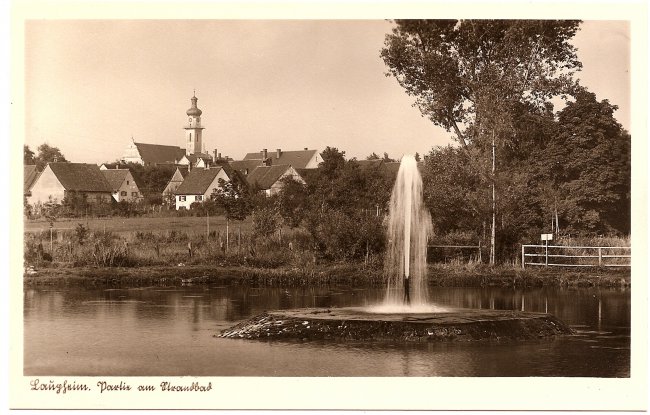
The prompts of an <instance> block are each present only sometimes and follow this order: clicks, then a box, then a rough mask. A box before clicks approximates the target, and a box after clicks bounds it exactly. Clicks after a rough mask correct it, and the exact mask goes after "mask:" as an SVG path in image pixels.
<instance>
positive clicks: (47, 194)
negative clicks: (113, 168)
mask: <svg viewBox="0 0 650 415" xmlns="http://www.w3.org/2000/svg"><path fill="white" fill-rule="evenodd" d="M70 192H75V193H77V194H81V195H83V196H85V197H86V200H87V201H88V202H89V203H108V202H110V201H111V200H112V199H113V195H112V194H113V190H112V188H111V185H110V184H109V183H108V181H107V180H106V177H104V174H102V171H101V170H99V167H98V166H97V165H96V164H86V163H67V162H64V163H48V164H47V166H45V169H43V172H42V173H41V174H40V175H39V176H38V177H37V178H36V180H35V182H34V184H33V185H32V188H31V195H30V196H29V197H28V201H29V203H30V204H32V205H35V204H39V203H44V202H47V201H48V199H50V198H51V200H54V201H56V202H58V203H61V201H62V200H63V199H64V198H65V197H66V196H67V195H68V194H70Z"/></svg>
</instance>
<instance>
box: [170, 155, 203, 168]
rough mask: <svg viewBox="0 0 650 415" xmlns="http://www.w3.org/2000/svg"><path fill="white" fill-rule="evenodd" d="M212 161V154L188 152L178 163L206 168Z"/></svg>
mask: <svg viewBox="0 0 650 415" xmlns="http://www.w3.org/2000/svg"><path fill="white" fill-rule="evenodd" d="M211 163H212V156H211V155H209V154H206V153H195V154H186V155H184V156H183V157H181V159H180V160H178V162H177V163H176V164H180V165H181V166H192V167H200V168H205V167H207V166H208V165H210V164H211Z"/></svg>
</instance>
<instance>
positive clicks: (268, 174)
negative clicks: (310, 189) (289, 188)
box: [246, 165, 305, 196]
mask: <svg viewBox="0 0 650 415" xmlns="http://www.w3.org/2000/svg"><path fill="white" fill-rule="evenodd" d="M287 177H292V178H293V179H294V180H296V181H298V182H300V183H302V184H305V181H304V180H303V178H302V177H301V176H300V174H298V172H297V171H296V170H295V169H294V168H293V167H291V166H289V165H278V166H258V167H256V168H255V169H254V170H253V171H252V172H250V173H249V174H248V176H246V181H248V184H249V186H251V188H253V189H257V190H260V191H263V192H264V193H265V194H266V196H273V195H275V194H277V193H278V192H279V191H280V190H282V186H283V185H284V183H283V179H285V178H287Z"/></svg>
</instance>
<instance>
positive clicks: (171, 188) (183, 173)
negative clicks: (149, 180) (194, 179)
mask: <svg viewBox="0 0 650 415" xmlns="http://www.w3.org/2000/svg"><path fill="white" fill-rule="evenodd" d="M189 172H190V169H189V168H188V167H183V166H178V167H176V170H175V171H174V174H173V175H172V178H171V179H169V182H168V183H167V186H165V189H164V190H163V192H162V195H163V198H162V200H163V202H164V203H166V202H167V201H168V200H170V199H171V198H173V197H174V194H175V193H176V189H178V186H180V185H181V183H183V180H185V177H187V175H188V174H189Z"/></svg>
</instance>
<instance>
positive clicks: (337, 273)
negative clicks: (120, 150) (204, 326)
mask: <svg viewBox="0 0 650 415" xmlns="http://www.w3.org/2000/svg"><path fill="white" fill-rule="evenodd" d="M428 268H429V284H430V285H432V286H455V287H512V288H535V287H557V288H561V287H578V288H586V287H600V288H630V286H631V271H630V269H611V268H609V269H608V268H605V269H603V268H590V269H584V270H573V269H572V270H558V269H540V268H536V269H521V268H514V267H512V266H497V267H494V268H490V267H489V266H487V265H485V266H483V265H479V266H471V267H469V266H467V267H465V266H462V265H461V266H458V265H453V266H452V265H445V264H431V265H429V267H428ZM211 283H220V284H226V285H250V286H259V287H264V286H268V287H293V286H298V287H299V286H310V285H316V286H318V285H330V284H346V285H352V286H366V287H369V286H381V285H383V284H384V277H383V270H382V269H381V268H371V267H364V266H363V264H355V263H344V264H341V263H327V264H322V265H319V266H316V267H315V269H314V270H313V271H309V272H305V271H304V270H300V269H296V268H288V267H279V268H254V267H245V266H217V265H187V266H145V267H128V268H127V267H50V268H40V269H36V270H34V271H26V272H25V273H24V275H23V285H24V287H36V286H52V285H56V286H62V285H63V286H68V285H71V286H128V287H138V286H151V285H160V286H180V285H186V284H197V285H198V284H211Z"/></svg>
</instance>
